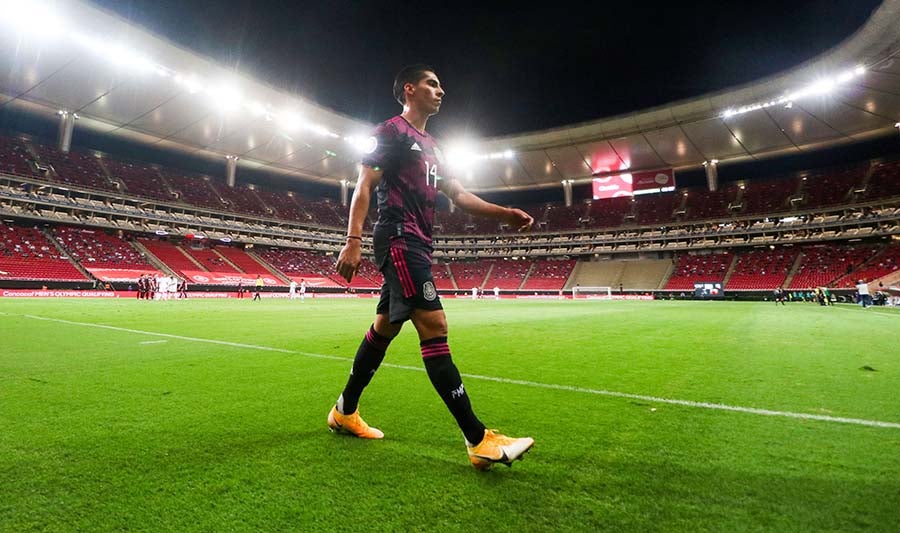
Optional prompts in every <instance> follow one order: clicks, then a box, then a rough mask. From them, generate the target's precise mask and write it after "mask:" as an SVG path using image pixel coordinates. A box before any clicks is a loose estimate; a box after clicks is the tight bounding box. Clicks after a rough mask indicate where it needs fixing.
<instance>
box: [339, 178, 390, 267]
mask: <svg viewBox="0 0 900 533" xmlns="http://www.w3.org/2000/svg"><path fill="white" fill-rule="evenodd" d="M383 173H384V172H383V171H382V170H381V169H378V170H376V169H374V168H372V167H367V166H363V167H362V171H361V172H360V173H359V180H358V181H357V183H356V190H354V191H353V200H351V201H350V221H349V222H348V223H347V242H346V243H345V244H344V247H343V248H341V253H340V255H339V256H338V260H337V271H338V274H340V275H341V277H342V278H344V279H345V280H347V282H348V283H349V282H350V281H351V280H352V279H353V276H355V275H356V271H357V270H359V264H360V263H361V262H362V231H363V224H365V222H366V215H368V214H369V202H370V201H371V199H372V191H374V190H375V187H376V186H377V185H378V184H379V183H380V182H381V175H382V174H383Z"/></svg>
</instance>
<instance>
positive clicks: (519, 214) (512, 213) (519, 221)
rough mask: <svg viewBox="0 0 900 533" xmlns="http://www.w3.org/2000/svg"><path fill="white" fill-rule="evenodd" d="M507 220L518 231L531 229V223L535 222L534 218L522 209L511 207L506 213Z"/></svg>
mask: <svg viewBox="0 0 900 533" xmlns="http://www.w3.org/2000/svg"><path fill="white" fill-rule="evenodd" d="M506 222H507V223H509V225H510V226H511V227H513V228H516V230H518V231H528V230H530V229H531V225H532V224H534V219H533V218H531V215H529V214H528V213H526V212H525V211H522V210H521V209H512V208H511V209H509V213H507V215H506Z"/></svg>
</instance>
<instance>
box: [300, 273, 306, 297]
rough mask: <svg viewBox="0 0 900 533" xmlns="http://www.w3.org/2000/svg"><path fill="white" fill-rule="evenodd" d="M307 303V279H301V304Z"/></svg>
mask: <svg viewBox="0 0 900 533" xmlns="http://www.w3.org/2000/svg"><path fill="white" fill-rule="evenodd" d="M304 301H306V279H304V278H300V303H303V302H304Z"/></svg>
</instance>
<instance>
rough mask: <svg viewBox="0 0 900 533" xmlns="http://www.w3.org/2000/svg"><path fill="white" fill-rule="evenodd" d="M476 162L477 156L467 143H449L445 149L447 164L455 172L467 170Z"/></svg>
mask: <svg viewBox="0 0 900 533" xmlns="http://www.w3.org/2000/svg"><path fill="white" fill-rule="evenodd" d="M477 160H478V154H477V153H476V152H475V149H474V148H473V147H472V144H471V143H470V142H469V141H455V142H451V143H450V145H449V147H448V148H447V164H448V165H450V166H451V167H452V168H455V169H457V170H469V169H471V168H472V166H473V165H474V164H475V162H476V161H477Z"/></svg>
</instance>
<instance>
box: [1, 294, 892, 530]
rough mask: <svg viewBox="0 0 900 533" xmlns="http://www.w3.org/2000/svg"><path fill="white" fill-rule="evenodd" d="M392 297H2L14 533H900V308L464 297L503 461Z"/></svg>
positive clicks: (470, 349)
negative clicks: (522, 448) (523, 440)
mask: <svg viewBox="0 0 900 533" xmlns="http://www.w3.org/2000/svg"><path fill="white" fill-rule="evenodd" d="M374 303H375V301H374V300H369V299H363V300H325V299H322V300H307V301H306V302H305V303H303V304H301V303H300V302H299V301H294V302H291V301H288V300H265V301H262V302H251V301H249V300H228V301H208V300H207V301H203V300H189V301H170V302H139V301H134V300H113V301H105V300H76V299H69V300H55V301H48V300H10V299H7V300H0V335H2V339H3V344H2V352H0V531H30V530H51V531H72V530H143V531H173V530H178V531H192V530H203V531H223V530H229V531H271V530H282V531H283V530H293V531H301V530H343V531H355V530H378V531H426V530H433V531H513V530H516V531H536V530H552V531H564V530H580V531H596V530H614V531H623V530H675V531H699V530H714V531H738V530H787V531H797V530H842V531H846V530H854V529H869V530H881V531H898V530H900V512H898V509H900V403H898V391H900V350H898V348H897V342H898V339H900V336H898V334H897V332H898V331H900V313H898V312H896V311H894V310H890V309H868V310H862V309H859V308H856V307H850V306H837V307H831V308H823V307H819V306H817V305H812V304H802V303H796V304H790V305H788V306H786V307H781V306H778V307H776V306H775V305H774V304H771V303H769V304H765V303H729V302H670V301H658V302H601V301H533V302H529V301H492V300H484V301H476V302H472V301H468V300H447V301H445V308H446V309H447V314H448V317H449V323H450V346H451V349H452V351H453V354H454V355H453V357H454V360H455V361H456V363H457V365H458V366H459V368H460V371H461V372H462V373H463V379H464V381H465V384H466V388H467V390H468V391H469V394H470V396H471V398H472V402H473V405H474V407H475V411H476V413H478V415H479V417H480V418H481V419H482V420H483V421H484V422H485V423H486V424H488V426H489V427H496V428H498V429H500V430H501V431H503V432H505V433H507V434H510V435H514V436H532V437H534V438H535V441H536V444H535V446H534V449H533V450H532V451H531V452H530V453H529V454H528V455H526V457H525V460H524V461H523V462H517V463H516V464H515V465H514V466H513V467H512V468H510V469H507V468H504V467H502V466H498V467H495V469H494V470H493V471H491V472H487V473H482V472H477V471H475V470H474V469H473V468H472V467H471V466H470V465H469V462H468V460H467V457H466V451H465V446H464V443H463V438H462V436H461V434H460V432H459V430H458V429H457V428H456V425H455V423H454V421H453V419H452V417H451V416H450V414H449V413H448V412H447V410H446V408H445V407H444V405H443V403H442V402H441V400H440V399H439V398H438V396H437V394H436V393H435V392H434V391H433V389H432V387H431V384H430V382H429V380H428V377H427V376H426V375H425V373H424V371H423V366H422V363H421V358H420V355H419V350H418V341H417V338H416V335H415V332H414V330H413V328H412V327H411V325H407V327H406V328H405V329H404V331H403V332H402V333H401V334H400V337H398V339H396V340H395V341H394V343H393V344H392V345H391V348H390V350H389V351H388V355H387V358H386V359H385V365H383V366H382V368H381V370H380V371H379V372H378V374H377V375H376V377H375V379H374V380H373V382H372V385H371V386H370V387H369V388H368V389H367V391H366V393H365V395H364V396H363V398H362V402H361V413H362V414H363V416H364V417H365V418H366V420H367V421H368V422H370V423H371V424H372V425H373V426H376V427H379V428H380V429H382V430H383V431H384V432H385V434H386V437H385V439H384V440H382V441H363V440H358V439H354V438H349V437H346V436H342V435H336V434H331V433H329V432H328V431H327V428H326V425H325V418H326V415H327V413H328V410H329V409H330V407H331V405H332V404H333V402H334V400H335V398H336V397H337V395H338V393H339V392H340V391H341V389H342V388H343V386H344V383H345V381H346V378H347V374H348V371H349V368H350V362H351V360H352V357H353V355H354V353H355V351H356V347H357V345H358V344H359V341H360V339H361V337H362V334H363V333H364V332H365V330H366V328H367V327H368V325H369V323H370V322H371V318H372V312H373V309H374Z"/></svg>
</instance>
